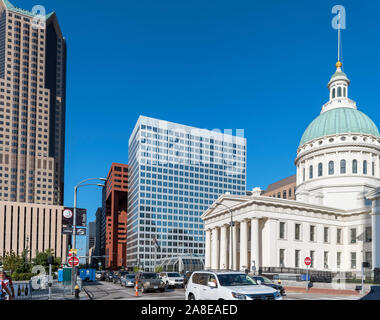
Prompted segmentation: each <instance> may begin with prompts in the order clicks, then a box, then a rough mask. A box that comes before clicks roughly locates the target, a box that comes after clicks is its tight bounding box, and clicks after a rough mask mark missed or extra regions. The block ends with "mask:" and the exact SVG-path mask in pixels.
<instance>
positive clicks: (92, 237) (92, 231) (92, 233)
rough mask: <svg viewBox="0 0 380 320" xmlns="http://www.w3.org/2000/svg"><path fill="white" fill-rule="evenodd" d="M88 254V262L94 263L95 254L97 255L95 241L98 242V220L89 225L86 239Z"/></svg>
mask: <svg viewBox="0 0 380 320" xmlns="http://www.w3.org/2000/svg"><path fill="white" fill-rule="evenodd" d="M86 240H87V241H86V253H87V254H86V255H87V262H88V264H92V262H93V258H92V257H93V256H95V242H96V222H95V221H91V222H89V223H88V225H87V239H86Z"/></svg>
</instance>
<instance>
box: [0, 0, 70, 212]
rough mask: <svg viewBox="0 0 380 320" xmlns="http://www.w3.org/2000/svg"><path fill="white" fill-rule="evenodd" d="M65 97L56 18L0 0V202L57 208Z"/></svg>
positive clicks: (61, 43)
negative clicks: (54, 206)
mask: <svg viewBox="0 0 380 320" xmlns="http://www.w3.org/2000/svg"><path fill="white" fill-rule="evenodd" d="M32 11H34V10H32ZM37 13H38V14H37ZM65 96H66V41H65V38H64V37H63V35H62V33H61V30H60V27H59V24H58V20H57V16H56V14H55V13H54V12H53V13H50V14H48V15H41V10H39V11H38V12H37V11H36V13H34V12H30V11H26V10H23V9H20V8H17V7H15V6H14V5H12V4H11V3H10V2H9V1H8V0H0V200H3V201H17V202H27V203H37V204H50V205H62V204H63V188H64V184H63V180H64V151H65V104H66V101H65V100H66V99H65Z"/></svg>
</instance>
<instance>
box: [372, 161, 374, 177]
mask: <svg viewBox="0 0 380 320" xmlns="http://www.w3.org/2000/svg"><path fill="white" fill-rule="evenodd" d="M372 176H375V162H372Z"/></svg>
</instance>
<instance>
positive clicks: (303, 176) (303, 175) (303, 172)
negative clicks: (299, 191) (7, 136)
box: [302, 168, 306, 182]
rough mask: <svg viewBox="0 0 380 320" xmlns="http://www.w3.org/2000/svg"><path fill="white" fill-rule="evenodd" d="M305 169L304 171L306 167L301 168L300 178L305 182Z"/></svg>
mask: <svg viewBox="0 0 380 320" xmlns="http://www.w3.org/2000/svg"><path fill="white" fill-rule="evenodd" d="M305 171H306V169H305V168H303V170H302V180H303V181H304V182H305Z"/></svg>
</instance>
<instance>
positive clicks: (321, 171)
mask: <svg viewBox="0 0 380 320" xmlns="http://www.w3.org/2000/svg"><path fill="white" fill-rule="evenodd" d="M322 176H323V164H322V163H320V164H318V177H322Z"/></svg>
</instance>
